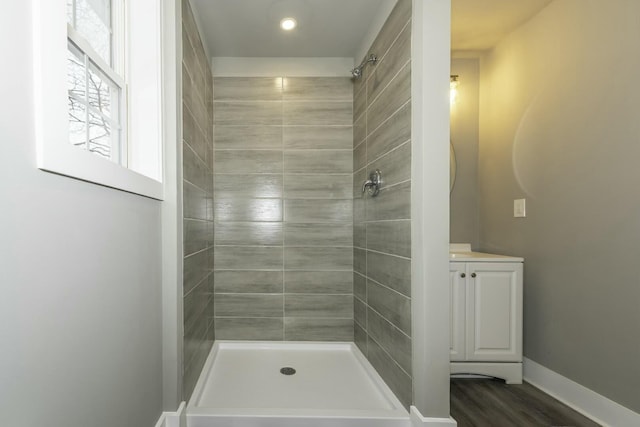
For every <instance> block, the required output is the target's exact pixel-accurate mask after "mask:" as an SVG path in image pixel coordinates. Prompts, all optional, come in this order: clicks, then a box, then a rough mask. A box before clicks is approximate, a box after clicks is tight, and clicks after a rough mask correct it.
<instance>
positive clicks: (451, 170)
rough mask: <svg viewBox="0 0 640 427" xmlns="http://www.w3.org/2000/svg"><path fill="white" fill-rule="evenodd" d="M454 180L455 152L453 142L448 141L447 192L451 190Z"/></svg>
mask: <svg viewBox="0 0 640 427" xmlns="http://www.w3.org/2000/svg"><path fill="white" fill-rule="evenodd" d="M455 182H456V152H455V151H454V150H453V144H452V143H451V142H449V193H451V192H452V191H453V184H454V183H455Z"/></svg>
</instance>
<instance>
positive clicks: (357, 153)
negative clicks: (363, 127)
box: [352, 141, 367, 171]
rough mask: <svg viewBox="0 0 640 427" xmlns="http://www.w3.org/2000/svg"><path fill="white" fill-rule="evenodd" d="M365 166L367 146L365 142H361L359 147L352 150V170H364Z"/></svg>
mask: <svg viewBox="0 0 640 427" xmlns="http://www.w3.org/2000/svg"><path fill="white" fill-rule="evenodd" d="M366 165H367V144H366V142H365V141H362V142H361V143H360V145H358V146H357V147H356V148H355V149H354V150H353V165H352V166H353V170H354V171H357V170H360V169H362V168H364V167H365V166H366Z"/></svg>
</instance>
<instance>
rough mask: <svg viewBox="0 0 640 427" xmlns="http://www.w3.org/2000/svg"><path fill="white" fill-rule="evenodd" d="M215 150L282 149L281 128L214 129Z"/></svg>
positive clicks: (241, 127) (231, 127)
mask: <svg viewBox="0 0 640 427" xmlns="http://www.w3.org/2000/svg"><path fill="white" fill-rule="evenodd" d="M215 134H216V149H217V150H224V149H233V150H238V149H261V150H266V149H282V126H222V125H218V126H216V129H215Z"/></svg>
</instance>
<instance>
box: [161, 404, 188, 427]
mask: <svg viewBox="0 0 640 427" xmlns="http://www.w3.org/2000/svg"><path fill="white" fill-rule="evenodd" d="M186 405H187V404H186V402H182V403H180V406H179V407H178V410H177V411H176V412H163V413H162V415H160V418H159V419H158V422H157V423H156V426H155V427H187V419H186V412H185V410H184V409H185V407H186Z"/></svg>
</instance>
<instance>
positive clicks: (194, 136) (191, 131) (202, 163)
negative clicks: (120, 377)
mask: <svg viewBox="0 0 640 427" xmlns="http://www.w3.org/2000/svg"><path fill="white" fill-rule="evenodd" d="M182 122H183V123H182V129H183V131H182V133H183V140H182V142H183V144H182V169H183V189H182V193H183V217H184V218H183V253H184V264H183V293H184V299H183V316H184V345H183V377H182V378H183V379H182V398H183V400H188V399H189V397H191V393H192V392H193V388H194V387H195V384H196V381H197V380H198V376H199V375H200V372H201V371H202V367H203V366H204V362H205V360H206V358H207V355H208V354H209V351H210V350H211V346H212V345H213V340H214V339H215V333H214V332H215V331H214V327H213V289H212V288H213V228H214V225H213V209H212V206H213V163H214V159H213V77H212V75H211V69H210V67H209V61H208V60H207V55H206V53H205V50H204V48H203V46H202V41H201V39H200V35H199V33H198V28H197V26H196V23H195V20H194V17H193V12H192V10H191V7H190V5H189V1H188V0H182Z"/></svg>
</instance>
